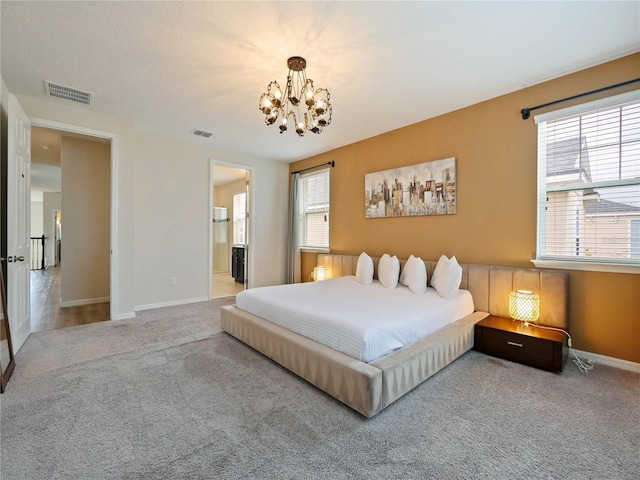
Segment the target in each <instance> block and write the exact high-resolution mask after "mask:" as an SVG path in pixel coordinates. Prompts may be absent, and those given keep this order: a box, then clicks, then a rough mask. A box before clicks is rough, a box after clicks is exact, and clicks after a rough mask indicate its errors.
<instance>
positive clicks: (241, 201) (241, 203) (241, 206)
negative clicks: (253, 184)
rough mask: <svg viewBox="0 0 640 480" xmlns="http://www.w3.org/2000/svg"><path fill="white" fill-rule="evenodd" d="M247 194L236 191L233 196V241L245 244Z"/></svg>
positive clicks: (236, 243)
mask: <svg viewBox="0 0 640 480" xmlns="http://www.w3.org/2000/svg"><path fill="white" fill-rule="evenodd" d="M246 226H247V194H246V193H236V194H235V195H234V196H233V243H234V245H244V244H246V243H247V242H246V233H245V232H246Z"/></svg>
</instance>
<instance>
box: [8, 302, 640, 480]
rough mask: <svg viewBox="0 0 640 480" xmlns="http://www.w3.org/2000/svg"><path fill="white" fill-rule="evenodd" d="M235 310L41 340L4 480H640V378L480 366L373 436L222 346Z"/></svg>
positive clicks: (491, 362) (451, 377)
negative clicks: (224, 321)
mask: <svg viewBox="0 0 640 480" xmlns="http://www.w3.org/2000/svg"><path fill="white" fill-rule="evenodd" d="M232 301H233V299H226V300H217V301H211V302H203V303H200V304H194V305H189V306H184V307H170V308H165V309H159V310H155V311H149V312H144V313H142V314H141V315H140V317H139V318H138V319H135V320H128V321H122V322H105V323H102V324H92V325H83V326H80V327H73V328H69V329H64V330H57V331H49V332H39V333H35V334H32V335H31V336H30V337H29V339H28V340H27V342H26V343H25V345H24V347H23V348H22V350H21V351H20V352H19V354H18V355H17V357H16V361H17V364H16V370H15V372H14V374H13V377H12V379H11V380H10V381H9V384H8V388H7V391H6V393H5V394H3V395H2V396H1V397H0V401H1V410H2V412H1V413H2V415H1V424H0V426H1V429H2V434H1V444H0V447H1V452H2V453H1V455H2V457H1V464H0V465H1V470H0V476H1V478H2V480H13V479H20V480H21V479H54V478H55V479H168V478H171V479H174V478H188V479H199V478H203V479H205V478H224V479H251V478H260V479H270V478H273V479H276V478H277V479H281V478H283V479H306V478H331V479H346V478H353V479H360V478H363V479H378V478H379V479H394V478H398V479H426V478H435V479H448V478H451V479H457V478H460V479H476V478H477V479H502V478H504V479H538V478H539V479H590V478H592V479H638V472H640V460H639V456H638V453H639V452H640V405H639V400H638V399H639V393H640V375H638V374H634V373H630V372H626V371H623V370H618V369H614V368H609V367H604V366H596V368H595V369H594V370H593V371H592V372H590V373H589V374H587V375H583V374H581V373H579V372H578V371H577V370H576V369H575V367H574V366H573V364H570V363H567V366H566V369H565V372H564V373H562V374H561V375H557V374H551V373H547V372H544V371H540V370H536V369H533V368H528V367H525V366H521V365H518V364H514V363H510V362H506V361H502V360H498V359H494V358H491V357H487V356H485V355H482V354H480V353H477V352H474V351H472V352H469V353H467V354H466V355H464V356H463V357H462V358H460V359H458V360H457V361H456V362H454V363H453V364H452V365H450V366H449V367H447V368H446V369H445V370H443V371H442V372H440V373H439V374H437V375H436V376H434V377H433V378H431V379H429V380H428V381H427V382H426V383H424V384H423V385H421V386H420V387H418V388H417V389H416V390H414V391H413V392H411V393H409V394H408V395H406V396H405V397H403V398H402V399H400V400H399V401H398V402H396V403H395V404H393V405H391V406H390V407H388V408H387V409H386V410H383V411H382V412H381V413H380V414H378V415H377V416H376V417H374V418H373V419H371V420H367V419H365V418H364V417H362V416H360V415H359V414H357V413H355V412H354V411H352V410H351V409H349V408H348V407H345V406H344V405H342V404H341V403H339V402H337V401H335V400H334V399H332V398H331V397H329V396H327V395H326V394H324V393H323V392H321V391H319V390H317V389H316V388H314V387H312V386H310V385H309V384H307V383H306V382H304V381H302V380H300V379H299V378H298V377H296V376H294V375H292V374H290V373H289V372H287V371H286V370H284V369H282V368H281V367H279V366H278V365H276V364H274V363H273V362H271V361H270V360H268V359H266V358H265V357H263V356H262V355H260V354H258V353H256V352H255V351H253V350H251V349H250V348H248V347H246V346H245V345H243V344H241V343H240V342H238V341H237V340H235V339H233V338H232V337H230V336H228V335H227V334H225V333H224V332H221V331H220V329H219V327H218V324H219V323H218V318H219V313H218V312H219V306H220V305H221V304H225V303H230V302H232Z"/></svg>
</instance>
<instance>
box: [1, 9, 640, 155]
mask: <svg viewBox="0 0 640 480" xmlns="http://www.w3.org/2000/svg"><path fill="white" fill-rule="evenodd" d="M0 3H1V12H0V13H1V16H0V21H1V44H2V46H1V54H2V56H1V68H2V77H3V78H4V80H5V82H6V84H7V87H8V89H9V91H11V92H13V93H18V94H24V95H28V96H31V97H35V98H45V90H44V86H43V81H44V80H48V81H52V82H56V83H59V84H62V85H66V86H70V87H74V88H77V89H80V90H85V91H89V92H92V93H93V95H94V101H93V104H92V105H91V106H77V108H85V109H92V110H95V111H99V112H104V113H107V114H110V115H114V116H118V117H124V118H127V119H131V120H134V121H136V122H137V125H138V126H139V127H140V128H141V129H144V130H145V131H150V132H154V133H159V134H162V135H170V136H173V137H176V138H178V139H183V140H186V141H192V142H197V143H200V144H204V145H207V148H209V149H210V151H211V155H212V156H214V157H215V158H219V159H222V160H227V159H232V158H243V157H245V158H246V157H253V158H264V159H273V160H279V161H285V162H291V161H295V160H298V159H301V158H305V157H308V156H310V155H313V154H316V153H320V152H323V151H327V150H331V149H334V148H337V147H339V146H342V145H347V144H350V143H353V142H356V141H358V140H362V139H365V138H369V137H372V136H375V135H378V134H380V133H383V132H386V131H390V130H393V129H397V128H400V127H403V126H406V125H409V124H412V123H416V122H419V121H421V120H425V119H427V118H431V117H434V116H437V115H440V114H443V113H446V112H449V111H452V110H455V109H458V108H461V107H465V106H468V105H472V104H475V103H478V102H481V101H484V100H487V99H489V98H493V97H496V96H499V95H503V94H506V93H509V92H512V91H516V90H519V89H521V88H523V87H527V86H530V85H533V84H536V83H540V82H543V81H546V80H549V79H552V78H555V77H558V76H562V75H565V74H567V73H571V72H574V71H577V70H581V69H584V68H586V67H589V66H592V65H596V64H600V63H603V62H605V61H608V60H612V59H615V58H619V57H622V56H624V55H627V54H630V53H633V52H637V51H639V50H640V2H638V1H623V2H615V1H588V2H579V1H567V2H564V1H556V2H538V1H534V2H528V1H511V2H454V1H450V2H435V1H422V2H368V1H362V2H322V1H315V2H95V1H79V2H55V1H47V2H8V1H2V2H0ZM293 55H300V56H303V57H305V58H306V60H307V75H308V76H309V77H310V78H312V79H313V80H314V83H315V86H316V88H318V87H325V88H328V89H329V90H330V92H331V102H332V104H333V122H332V124H331V125H330V126H329V127H327V128H326V129H325V130H324V132H323V133H322V134H320V135H313V134H311V133H307V135H306V136H305V137H304V138H299V137H297V135H295V133H294V132H293V131H291V129H290V131H288V132H286V133H285V134H283V135H280V134H279V133H278V129H277V125H273V126H270V127H268V126H266V125H265V123H264V119H263V116H262V114H261V113H260V112H259V110H258V108H257V107H258V99H259V97H260V95H261V93H262V92H263V91H264V90H265V89H266V86H267V84H268V83H269V82H270V81H272V80H277V81H278V82H279V83H280V84H281V85H282V84H283V83H284V81H285V79H286V73H287V68H286V60H287V58H288V57H290V56H293ZM576 93H581V92H576ZM552 100H555V98H548V99H547V98H545V99H541V101H543V102H544V101H552ZM51 101H55V100H51ZM525 106H531V105H523V107H525ZM513 118H514V121H518V120H519V119H520V116H519V112H517V111H516V112H513ZM520 121H522V120H520ZM194 128H197V129H202V130H207V131H210V132H213V133H214V135H213V136H212V137H211V138H208V139H205V138H201V137H196V136H194V135H192V134H190V132H191V131H192V130H193V129H194Z"/></svg>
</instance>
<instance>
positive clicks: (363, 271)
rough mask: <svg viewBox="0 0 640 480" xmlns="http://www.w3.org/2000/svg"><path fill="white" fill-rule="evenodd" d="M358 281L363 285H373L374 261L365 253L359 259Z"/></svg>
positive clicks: (357, 268) (357, 266)
mask: <svg viewBox="0 0 640 480" xmlns="http://www.w3.org/2000/svg"><path fill="white" fill-rule="evenodd" d="M356 280H358V281H359V282H360V283H361V284H363V285H371V284H372V283H373V260H372V259H371V257H370V256H369V255H367V254H366V253H364V252H362V253H361V254H360V256H359V257H358V264H357V265H356Z"/></svg>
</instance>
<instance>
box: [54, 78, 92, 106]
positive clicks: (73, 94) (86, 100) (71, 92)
mask: <svg viewBox="0 0 640 480" xmlns="http://www.w3.org/2000/svg"><path fill="white" fill-rule="evenodd" d="M44 89H45V91H46V92H47V95H49V96H50V97H55V98H61V99H63V100H69V101H71V102H75V103H81V104H83V105H91V100H92V99H93V94H92V93H90V92H83V91H82V90H78V89H77V88H72V87H66V86H64V85H58V84H57V83H52V82H49V81H47V80H45V81H44Z"/></svg>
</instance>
